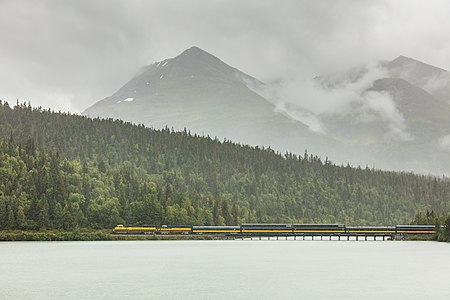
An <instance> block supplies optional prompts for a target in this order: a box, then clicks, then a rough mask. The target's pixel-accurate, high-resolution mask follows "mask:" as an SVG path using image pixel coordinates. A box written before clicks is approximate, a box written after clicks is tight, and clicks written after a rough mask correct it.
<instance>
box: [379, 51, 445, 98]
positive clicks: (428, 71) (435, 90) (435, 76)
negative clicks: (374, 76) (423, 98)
mask: <svg viewBox="0 0 450 300" xmlns="http://www.w3.org/2000/svg"><path fill="white" fill-rule="evenodd" d="M382 65H383V66H384V67H385V68H386V69H387V70H388V71H389V74H390V76H391V77H393V78H401V79H404V80H406V81H408V82H409V83H411V84H413V85H415V86H417V87H420V88H422V89H424V90H426V91H427V92H429V93H430V94H431V95H433V96H434V97H436V99H438V100H441V101H443V102H447V103H450V73H449V72H448V71H447V70H444V69H441V68H438V67H435V66H432V65H429V64H426V63H423V62H421V61H418V60H415V59H413V58H410V57H405V56H399V57H397V58H396V59H394V60H392V61H390V62H384V63H382Z"/></svg>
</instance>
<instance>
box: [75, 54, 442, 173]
mask: <svg viewBox="0 0 450 300" xmlns="http://www.w3.org/2000/svg"><path fill="white" fill-rule="evenodd" d="M314 80H315V81H316V82H317V83H319V84H318V85H317V86H318V87H317V88H319V89H323V91H325V92H326V94H327V95H330V96H331V97H329V98H330V99H328V100H327V101H333V98H334V97H333V95H340V96H338V97H341V98H342V95H347V97H349V99H348V101H347V104H346V106H345V107H341V108H340V109H339V111H331V112H330V111H329V110H328V111H327V112H326V113H320V112H319V113H317V112H316V113H313V112H311V111H309V110H307V109H306V108H305V107H301V106H299V105H298V104H295V103H288V102H286V101H284V100H283V99H277V100H276V101H275V100H274V99H271V100H270V101H269V100H267V99H266V98H264V97H266V96H265V94H264V93H260V92H259V91H261V90H270V88H271V86H268V85H266V84H264V83H263V82H261V81H259V80H257V79H255V78H253V77H251V76H249V75H247V74H245V73H243V72H241V71H239V70H238V69H236V68H233V67H231V66H229V65H227V64H226V63H224V62H223V61H221V60H220V59H219V58H217V57H215V56H213V55H211V54H209V53H208V52H206V51H204V50H202V49H200V48H198V47H192V48H189V49H187V50H185V51H184V52H182V53H181V54H180V55H178V56H176V57H174V58H170V59H166V60H163V61H161V62H157V63H154V64H152V65H149V66H146V67H145V68H143V70H142V71H141V72H140V73H139V74H138V75H137V76H135V77H134V78H132V79H131V80H130V81H129V82H127V83H126V84H125V85H124V86H123V87H122V88H120V89H119V90H118V91H117V92H115V93H114V94H113V95H111V96H110V97H107V98H105V99H103V100H101V101H99V102H97V103H96V104H94V105H93V106H91V107H90V108H88V109H86V110H85V111H84V112H83V114H84V115H87V116H91V117H97V116H99V117H104V118H114V119H122V120H126V121H131V122H134V123H141V124H144V125H146V126H149V127H153V128H163V127H165V126H168V127H169V128H173V129H175V130H178V131H182V130H184V129H185V128H186V130H187V131H189V132H191V133H192V134H198V135H203V136H206V135H209V136H211V137H217V138H218V139H219V140H223V139H227V140H231V141H234V142H239V143H243V144H249V145H254V146H256V145H258V146H264V147H269V146H270V147H271V148H272V149H274V150H277V151H280V152H282V153H284V152H285V151H288V152H293V153H297V154H302V153H303V152H304V151H305V149H307V150H308V152H309V153H313V154H315V155H319V156H320V157H322V158H325V157H329V158H330V159H331V160H332V161H334V162H336V163H338V164H340V163H344V164H346V163H347V162H349V163H350V164H352V165H355V166H356V165H361V166H366V165H368V166H373V167H376V168H383V169H389V170H403V171H415V172H420V173H426V174H430V173H431V174H439V175H440V174H450V160H449V151H450V104H449V103H450V98H449V95H450V75H449V72H447V71H446V70H444V69H441V68H437V67H434V66H431V65H428V64H425V63H423V62H420V61H417V60H414V59H412V58H408V57H405V56H399V57H398V58H396V59H394V60H392V61H383V62H380V63H379V64H378V65H375V66H373V65H368V66H365V67H362V68H353V69H350V70H349V71H347V72H343V73H341V74H334V75H332V76H330V75H327V74H324V75H322V76H318V77H316V78H315V79H314ZM256 91H258V92H256ZM323 91H322V92H323ZM318 94H320V95H321V93H318ZM299 97H302V95H301V94H300V95H299ZM353 98H354V99H353ZM340 101H342V99H341V100H340ZM325 104H326V103H325ZM331 104H332V103H330V105H331ZM333 106H336V105H333ZM299 120H300V121H299ZM301 120H304V121H305V122H306V121H308V125H306V124H304V123H302V121H301Z"/></svg>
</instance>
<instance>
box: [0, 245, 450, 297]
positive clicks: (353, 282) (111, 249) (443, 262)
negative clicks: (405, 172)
mask: <svg viewBox="0 0 450 300" xmlns="http://www.w3.org/2000/svg"><path fill="white" fill-rule="evenodd" d="M0 299H109V300H112V299H259V300H260V299H366V300H369V299H434V300H436V299H450V244H445V243H436V242H396V241H384V242H383V241H360V242H357V241H120V242H5V243H0Z"/></svg>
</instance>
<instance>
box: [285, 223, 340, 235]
mask: <svg viewBox="0 0 450 300" xmlns="http://www.w3.org/2000/svg"><path fill="white" fill-rule="evenodd" d="M292 228H293V232H294V233H303V234H340V233H345V225H343V224H294V225H292Z"/></svg>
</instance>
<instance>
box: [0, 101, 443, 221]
mask: <svg viewBox="0 0 450 300" xmlns="http://www.w3.org/2000/svg"><path fill="white" fill-rule="evenodd" d="M448 195H450V181H449V180H448V178H445V177H442V178H438V177H432V176H424V175H416V174H412V173H405V172H386V171H381V170H376V169H370V168H368V167H365V168H361V167H355V168H353V167H350V166H349V165H346V166H343V165H341V166H339V165H335V164H333V163H332V162H331V161H329V160H328V159H321V158H319V157H317V156H315V155H312V154H309V153H307V152H305V153H304V154H303V155H296V154H293V153H284V154H281V153H278V152H275V151H273V150H272V149H270V148H263V147H253V146H248V145H241V144H236V143H232V142H231V141H228V140H218V139H216V138H211V137H202V136H198V135H196V134H191V133H190V132H189V131H188V130H184V131H182V132H174V131H173V130H171V129H169V128H167V127H166V128H163V129H161V130H155V129H152V128H146V127H144V126H143V125H139V124H137V125H135V124H131V123H128V122H124V121H120V120H112V119H99V118H95V119H91V118H88V117H84V116H79V115H73V114H69V113H61V112H53V111H50V110H48V109H47V110H46V109H42V108H41V107H38V108H33V107H31V105H30V104H19V103H17V104H16V105H15V106H14V107H10V106H9V104H8V103H6V102H1V103H0V229H66V230H67V229H74V228H110V227H112V226H114V225H116V224H118V223H129V224H155V225H161V224H198V225H213V224H214V225H223V224H230V225H232V224H241V223H246V222H261V223H269V222H270V223H345V224H348V225H350V224H355V225H358V224H366V225H369V224H372V225H380V224H398V223H406V222H409V221H410V220H412V219H413V218H414V216H415V214H416V212H418V211H426V210H429V211H431V210H432V211H434V212H437V213H440V214H443V213H445V212H448V211H449V207H450V199H449V196H448Z"/></svg>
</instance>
